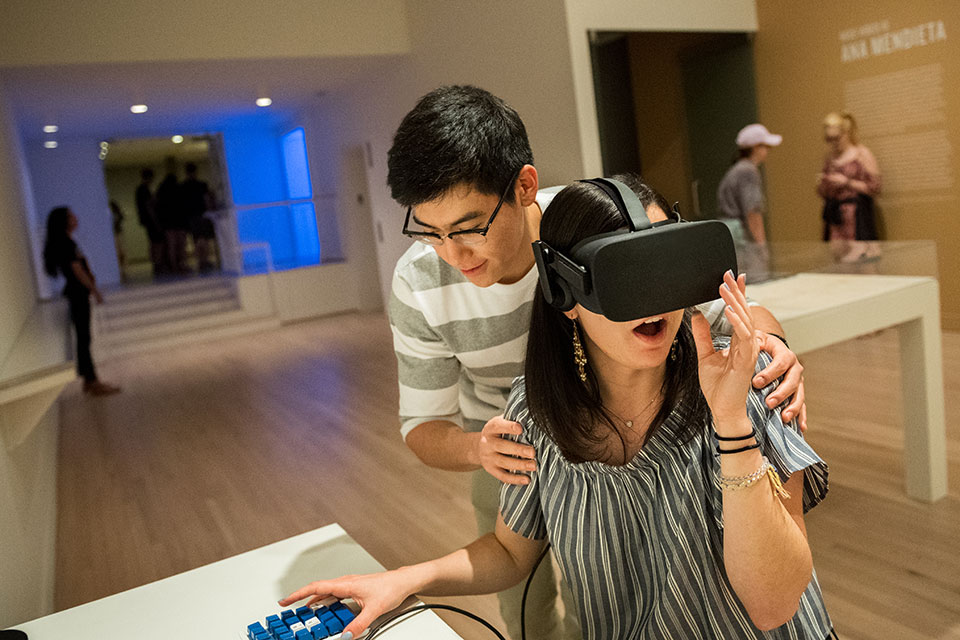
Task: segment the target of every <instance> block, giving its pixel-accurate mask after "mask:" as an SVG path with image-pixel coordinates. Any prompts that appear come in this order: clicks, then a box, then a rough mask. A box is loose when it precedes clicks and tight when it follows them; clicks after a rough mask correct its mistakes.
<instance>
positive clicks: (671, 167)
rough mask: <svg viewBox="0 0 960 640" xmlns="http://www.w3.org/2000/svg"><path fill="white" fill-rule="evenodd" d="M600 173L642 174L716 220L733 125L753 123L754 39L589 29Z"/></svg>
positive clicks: (685, 208)
mask: <svg viewBox="0 0 960 640" xmlns="http://www.w3.org/2000/svg"><path fill="white" fill-rule="evenodd" d="M591 55H592V61H593V72H594V87H595V93H596V104H597V118H598V125H599V130H600V135H601V156H602V159H603V167H604V173H605V174H607V175H609V174H610V173H612V172H617V171H631V172H636V173H640V174H641V175H642V176H643V177H644V179H645V180H646V181H647V182H648V183H649V184H650V185H652V186H653V187H655V188H656V189H657V190H658V191H660V192H661V193H663V195H664V196H665V197H666V198H667V200H668V201H670V202H671V203H672V202H674V201H679V202H680V206H681V211H682V212H683V216H684V217H685V218H687V219H702V218H713V217H715V216H716V213H717V212H716V191H717V186H718V185H719V183H720V179H721V178H722V177H723V174H724V173H725V172H726V170H727V168H728V167H729V165H730V162H731V160H732V159H733V157H734V155H735V154H736V146H735V144H734V139H735V137H736V133H737V131H738V130H739V129H740V128H741V127H743V126H745V125H747V124H750V123H751V122H756V120H757V105H756V90H755V83H754V70H753V42H752V36H751V35H750V34H746V33H686V32H684V33H680V32H629V33H623V32H598V33H594V34H591Z"/></svg>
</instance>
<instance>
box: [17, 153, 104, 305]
mask: <svg viewBox="0 0 960 640" xmlns="http://www.w3.org/2000/svg"><path fill="white" fill-rule="evenodd" d="M59 142H60V146H58V147H57V148H56V149H45V148H44V147H43V146H42V145H41V144H40V143H39V142H33V143H31V144H30V145H29V146H28V147H27V148H26V158H27V166H28V168H29V171H30V179H31V182H32V184H33V199H34V206H35V208H36V218H35V220H34V225H33V228H34V230H35V233H37V234H38V235H39V241H40V242H42V240H43V239H42V236H43V233H44V232H42V231H40V229H41V228H42V227H43V225H44V223H45V220H46V217H47V213H49V211H50V210H51V209H53V208H54V207H58V206H61V205H66V206H68V207H70V209H71V210H72V211H73V212H74V214H76V216H77V219H78V220H79V223H80V225H79V227H78V228H77V230H76V231H75V232H74V234H73V238H74V240H76V242H77V244H78V245H80V249H81V250H82V251H83V252H84V254H85V255H86V257H87V261H88V262H89V263H90V269H91V271H93V274H94V275H95V276H96V278H97V283H98V284H99V285H103V286H109V285H113V284H117V283H119V282H120V270H119V267H118V265H117V252H116V249H115V247H114V241H113V222H112V216H111V214H110V206H109V202H108V198H107V188H106V186H105V184H104V177H103V163H102V162H101V161H100V158H99V153H100V150H99V144H100V143H99V141H98V140H95V139H86V138H79V139H77V138H61V139H60V141H59ZM39 284H40V286H41V287H42V289H41V291H40V293H41V296H42V297H44V298H50V297H56V296H58V295H59V294H60V291H59V289H60V284H58V283H51V282H49V281H48V280H41V281H40V283H39Z"/></svg>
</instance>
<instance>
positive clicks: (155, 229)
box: [136, 169, 169, 275]
mask: <svg viewBox="0 0 960 640" xmlns="http://www.w3.org/2000/svg"><path fill="white" fill-rule="evenodd" d="M152 184H153V169H144V170H143V171H141V172H140V185H139V186H138V187H137V193H136V199H137V218H138V219H139V220H140V226H142V227H143V229H144V231H146V232H147V239H148V240H149V241H150V263H151V264H152V265H153V275H157V274H161V273H164V272H166V271H168V270H169V269H168V267H169V265H168V264H167V238H166V234H165V233H164V231H163V229H162V228H161V227H160V222H159V220H157V212H156V202H155V201H154V197H153V191H152V189H151V185H152Z"/></svg>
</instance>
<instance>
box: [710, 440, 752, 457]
mask: <svg viewBox="0 0 960 640" xmlns="http://www.w3.org/2000/svg"><path fill="white" fill-rule="evenodd" d="M759 448H760V443H759V442H754V443H753V444H748V445H747V446H745V447H740V448H739V449H721V448H720V445H717V453H719V454H720V455H723V454H725V453H743V452H744V451H750V450H751V449H759Z"/></svg>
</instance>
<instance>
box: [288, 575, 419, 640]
mask: <svg viewBox="0 0 960 640" xmlns="http://www.w3.org/2000/svg"><path fill="white" fill-rule="evenodd" d="M410 595H411V591H410V582H409V581H408V580H405V579H404V577H403V573H402V570H398V571H387V572H385V573H375V574H370V575H363V576H343V577H342V578H336V579H335V580H319V581H317V582H311V583H310V584H308V585H307V586H305V587H302V588H300V589H298V590H297V591H294V592H293V593H291V594H290V595H288V596H287V597H286V598H284V599H282V600H280V601H279V604H280V606H283V607H287V606H290V605H292V604H293V603H295V602H298V601H300V600H303V599H305V598H309V600H307V605H311V604H314V603H316V602H320V601H321V600H326V599H327V598H330V597H333V598H337V599H338V600H343V599H345V598H352V599H353V600H355V601H356V602H357V604H359V605H360V607H361V610H360V613H359V614H357V617H356V618H355V619H354V620H353V621H351V622H350V624H348V625H347V626H346V627H345V628H344V630H343V633H342V635H341V636H340V637H341V639H342V640H350V639H351V638H356V637H357V636H359V635H360V634H361V633H363V632H364V631H365V630H366V629H367V627H369V626H370V623H372V622H373V621H374V620H376V619H377V618H378V617H380V616H381V615H383V614H385V613H388V612H389V611H392V610H394V609H396V608H397V607H399V606H400V605H401V604H402V603H403V601H404V600H406V599H407V597H408V596H410ZM348 634H349V635H348Z"/></svg>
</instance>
